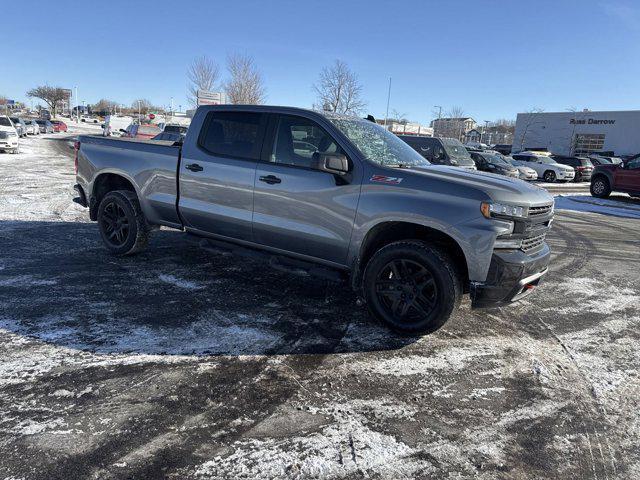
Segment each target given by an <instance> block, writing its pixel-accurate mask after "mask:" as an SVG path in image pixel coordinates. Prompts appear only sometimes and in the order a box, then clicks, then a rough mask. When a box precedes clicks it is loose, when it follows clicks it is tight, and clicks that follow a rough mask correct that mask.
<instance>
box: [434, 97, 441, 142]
mask: <svg viewBox="0 0 640 480" xmlns="http://www.w3.org/2000/svg"><path fill="white" fill-rule="evenodd" d="M433 108H437V109H438V120H440V118H441V117H442V107H441V106H440V105H434V106H433ZM438 130H440V122H438ZM433 134H434V135H435V136H436V137H437V136H438V135H436V129H435V128H434V129H433Z"/></svg>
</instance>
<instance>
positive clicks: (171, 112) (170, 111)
mask: <svg viewBox="0 0 640 480" xmlns="http://www.w3.org/2000/svg"><path fill="white" fill-rule="evenodd" d="M169 113H170V114H171V115H173V97H171V107H169Z"/></svg>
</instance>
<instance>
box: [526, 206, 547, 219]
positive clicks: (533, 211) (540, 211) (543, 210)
mask: <svg viewBox="0 0 640 480" xmlns="http://www.w3.org/2000/svg"><path fill="white" fill-rule="evenodd" d="M552 208H553V205H543V206H541V207H529V216H530V217H537V216H540V215H546V214H547V213H549V212H550V211H551V209H552Z"/></svg>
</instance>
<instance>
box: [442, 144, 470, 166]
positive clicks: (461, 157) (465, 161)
mask: <svg viewBox="0 0 640 480" xmlns="http://www.w3.org/2000/svg"><path fill="white" fill-rule="evenodd" d="M441 140H442V145H443V146H444V149H445V151H446V152H447V153H448V154H449V156H450V157H451V158H453V159H455V160H457V161H458V164H459V165H475V163H474V162H473V159H472V158H471V155H469V152H468V151H467V149H466V148H465V147H464V145H462V143H460V142H459V141H458V140H456V139H455V138H443V139H441Z"/></svg>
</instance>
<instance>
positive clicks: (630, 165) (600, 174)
mask: <svg viewBox="0 0 640 480" xmlns="http://www.w3.org/2000/svg"><path fill="white" fill-rule="evenodd" d="M611 192H623V193H628V194H629V195H631V196H632V197H640V155H635V156H634V157H631V158H630V159H628V160H626V161H625V162H624V163H623V164H622V165H614V164H609V165H598V166H596V167H595V168H594V170H593V175H591V195H593V196H594V197H598V198H606V197H608V196H609V195H610V194H611Z"/></svg>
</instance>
